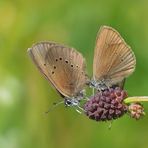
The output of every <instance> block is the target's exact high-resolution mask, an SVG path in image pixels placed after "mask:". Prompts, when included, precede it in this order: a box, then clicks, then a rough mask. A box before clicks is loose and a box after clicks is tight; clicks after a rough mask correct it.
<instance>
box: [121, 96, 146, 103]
mask: <svg viewBox="0 0 148 148" xmlns="http://www.w3.org/2000/svg"><path fill="white" fill-rule="evenodd" d="M134 102H148V96H135V97H128V98H126V99H124V103H126V104H128V103H134Z"/></svg>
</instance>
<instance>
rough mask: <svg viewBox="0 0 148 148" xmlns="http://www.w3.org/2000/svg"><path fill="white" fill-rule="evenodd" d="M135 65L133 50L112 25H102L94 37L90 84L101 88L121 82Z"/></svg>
mask: <svg viewBox="0 0 148 148" xmlns="http://www.w3.org/2000/svg"><path fill="white" fill-rule="evenodd" d="M135 66H136V58H135V55H134V52H133V51H132V50H131V48H130V47H129V46H128V45H127V43H126V42H125V41H124V39H123V38H122V37H121V35H120V34H119V33H118V32H117V31H116V30H115V29H113V28H112V27H108V26H102V27H101V28H100V30H99V33H98V35H97V39H96V47H95V51H94V61H93V80H92V81H91V82H90V86H91V87H94V88H96V89H97V90H103V89H106V88H109V87H112V86H113V85H116V84H117V85H118V84H121V85H122V84H123V82H124V80H125V78H126V77H128V76H129V75H131V74H132V73H133V72H134V70H135Z"/></svg>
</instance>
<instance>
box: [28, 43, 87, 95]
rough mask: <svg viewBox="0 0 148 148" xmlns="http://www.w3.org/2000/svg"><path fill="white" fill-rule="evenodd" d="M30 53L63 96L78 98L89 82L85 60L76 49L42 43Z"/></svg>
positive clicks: (36, 45) (34, 46) (35, 46)
mask: <svg viewBox="0 0 148 148" xmlns="http://www.w3.org/2000/svg"><path fill="white" fill-rule="evenodd" d="M28 52H29V54H30V56H31V58H32V60H33V61H34V63H35V64H36V66H37V67H38V68H39V70H40V71H41V73H42V74H44V76H45V77H46V78H47V79H48V80H49V81H50V82H51V83H52V84H53V86H54V87H55V88H56V89H57V90H58V91H59V92H60V93H61V94H62V95H63V96H67V97H72V96H76V95H77V94H78V93H79V92H80V91H81V90H82V89H83V88H84V86H85V83H86V81H87V75H86V72H85V59H84V58H83V56H82V55H81V54H80V53H79V52H78V51H76V50H75V49H73V48H69V47H66V46H63V45H60V44H57V43H53V42H40V43H37V44H35V45H33V46H32V48H30V49H29V50H28Z"/></svg>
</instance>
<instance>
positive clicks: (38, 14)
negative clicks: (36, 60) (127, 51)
mask: <svg viewBox="0 0 148 148" xmlns="http://www.w3.org/2000/svg"><path fill="white" fill-rule="evenodd" d="M101 25H110V26H112V27H114V28H116V29H117V30H118V31H119V32H120V33H121V35H122V36H123V37H124V38H125V40H126V41H127V43H129V45H130V46H131V47H132V49H133V51H134V52H135V55H136V57H137V67H136V71H135V73H134V74H133V75H132V76H131V77H129V78H128V80H127V81H126V86H125V88H126V89H127V90H128V92H129V95H131V96H136V95H139V96H141V95H148V1H146V0H141V1H140V0H131V1H128V0H125V1H119V0H110V1H107V0H102V1H101V0H96V1H88V0H85V1H83V0H82V1H79V0H75V1H72V0H61V1H60V0H59V1H56V0H54V1H52V0H32V1H30V0H25V1H23V0H13V1H12V0H10V1H8V0H0V51H1V54H0V148H33V147H35V148H59V147H60V148H76V147H77V148H90V147H93V148H98V147H99V148H108V147H110V148H119V147H120V148H125V147H126V148H147V147H148V140H147V139H148V115H147V116H145V117H144V118H143V119H141V120H139V121H135V120H133V119H131V118H129V117H128V116H127V115H125V116H124V117H123V118H121V119H118V120H116V121H114V122H113V124H112V128H111V130H109V129H108V126H109V123H108V122H107V123H97V122H94V121H91V120H89V119H87V118H86V117H85V116H83V115H80V114H78V113H77V112H76V111H75V110H73V109H69V108H65V107H64V105H60V106H59V107H57V108H56V109H55V110H53V111H52V112H50V113H49V114H48V115H45V114H44V112H45V111H47V110H48V108H49V107H50V106H51V105H52V103H53V102H55V101H57V100H59V99H61V98H60V96H59V95H58V94H57V92H56V91H55V89H53V88H52V87H51V86H50V85H49V83H48V82H47V81H46V80H45V79H44V78H43V77H42V76H41V74H40V73H39V71H38V70H37V69H36V67H35V66H34V65H33V63H32V61H31V60H30V58H29V56H28V55H27V52H26V50H27V48H28V47H31V46H32V44H33V43H36V42H38V41H42V40H53V41H56V42H59V43H64V44H67V45H69V46H73V47H75V48H76V49H78V50H79V51H80V52H82V53H83V55H84V56H85V58H86V60H87V68H88V73H89V75H92V61H93V49H94V45H95V38H96V34H97V32H98V29H99V27H100V26H101ZM144 106H145V110H146V112H147V113H148V104H144Z"/></svg>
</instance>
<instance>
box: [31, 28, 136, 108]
mask: <svg viewBox="0 0 148 148" xmlns="http://www.w3.org/2000/svg"><path fill="white" fill-rule="evenodd" d="M28 53H29V55H30V56H31V58H32V60H33V62H34V63H35V65H36V66H37V67H38V69H39V70H40V72H41V73H42V74H44V76H45V77H46V78H47V80H48V81H50V82H51V83H52V85H53V86H54V87H55V88H56V89H57V91H58V92H59V93H60V94H61V95H62V97H63V98H64V103H65V105H66V106H77V107H79V103H80V100H81V99H83V98H84V93H83V90H84V87H85V85H86V84H87V85H89V86H90V87H93V88H95V89H97V90H99V91H102V90H104V89H106V88H109V87H112V86H113V85H120V84H123V81H124V80H125V78H126V77H128V76H129V75H130V74H132V73H133V71H134V70H135V66H136V58H135V55H134V53H133V51H132V50H131V48H130V47H129V46H128V45H127V44H126V43H125V41H124V39H123V38H122V37H121V35H120V34H119V33H118V32H117V31H116V30H115V29H113V28H112V27H108V26H102V27H101V28H100V30H99V32H98V35H97V39H96V47H95V52H94V61H93V79H92V80H90V79H89V78H88V76H87V74H86V70H85V68H86V64H85V59H84V57H83V56H82V54H81V53H79V52H78V51H77V50H75V49H74V48H69V47H66V46H63V45H60V44H58V43H54V42H40V43H37V44H35V45H33V46H32V47H31V48H29V49H28Z"/></svg>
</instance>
